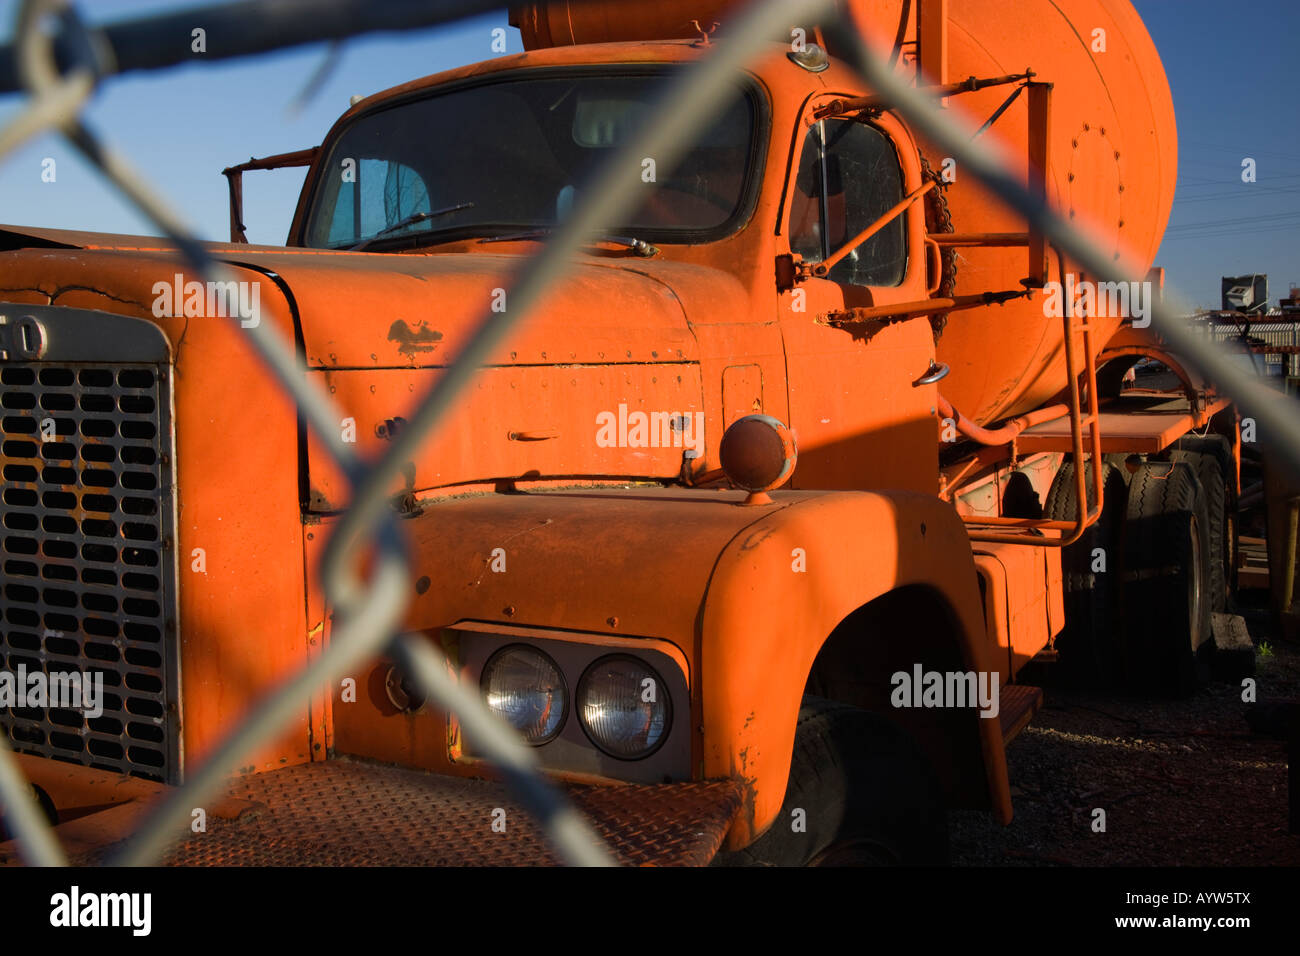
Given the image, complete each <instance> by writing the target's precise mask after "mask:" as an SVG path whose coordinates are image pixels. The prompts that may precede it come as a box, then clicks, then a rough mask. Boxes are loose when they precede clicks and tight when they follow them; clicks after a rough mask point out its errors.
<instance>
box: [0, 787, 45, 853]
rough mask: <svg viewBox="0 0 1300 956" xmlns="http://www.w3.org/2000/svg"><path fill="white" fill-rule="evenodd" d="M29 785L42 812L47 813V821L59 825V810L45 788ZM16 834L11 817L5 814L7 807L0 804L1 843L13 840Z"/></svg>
mask: <svg viewBox="0 0 1300 956" xmlns="http://www.w3.org/2000/svg"><path fill="white" fill-rule="evenodd" d="M28 787H29V788H30V789H31V791H32V796H34V797H35V798H36V802H37V804H39V805H40V808H41V812H42V813H44V814H45V819H46V822H48V823H49V825H50V826H52V827H53V826H58V824H59V811H58V810H56V809H55V807H54V801H53V800H51V799H50V795H49V794H48V793H46V792H45V790H44V788H42V787H38V786H37V785H36V784H34V783H32V784H28ZM14 836H15V834H14V832H13V831H12V829H10V826H9V819H8V817H6V816H5V809H4V807H3V806H0V843H5V842H6V841H8V840H12V839H13V838H14Z"/></svg>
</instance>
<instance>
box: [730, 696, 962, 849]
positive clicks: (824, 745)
mask: <svg viewBox="0 0 1300 956" xmlns="http://www.w3.org/2000/svg"><path fill="white" fill-rule="evenodd" d="M800 810H802V811H803V813H798V812H797V811H800ZM718 862H719V863H720V864H722V865H738V866H891V865H915V864H941V863H947V862H948V821H947V812H946V808H945V806H944V799H943V791H942V788H941V787H940V785H939V782H938V780H937V778H936V777H935V775H934V771H933V770H932V769H931V768H930V764H929V762H928V761H927V760H926V758H925V756H924V755H923V754H922V753H921V751H920V750H919V749H918V748H917V747H916V745H915V744H914V743H913V742H912V740H911V738H910V737H908V736H907V734H905V733H903V732H902V731H901V730H899V729H898V728H897V727H895V726H894V725H893V724H891V723H890V722H889V721H887V720H885V719H884V718H882V717H879V716H878V715H876V714H872V713H870V712H868V711H865V710H861V709H859V708H857V707H852V706H849V705H848V704H841V703H837V702H835V701H830V700H824V699H822V698H820V697H805V698H804V700H803V706H802V708H800V711H799V723H798V725H797V728H796V730H795V741H794V753H793V755H792V757H791V766H790V782H789V784H788V785H787V787H786V793H785V802H784V804H783V805H782V807H781V812H780V813H779V814H778V815H777V818H776V822H775V823H774V824H772V827H771V829H769V830H768V831H767V832H766V833H764V834H763V835H762V836H761V837H759V838H758V840H756V841H755V842H754V843H752V844H750V846H748V847H746V848H745V849H744V850H741V851H740V852H738V853H729V854H725V855H724V857H723V858H720V859H719V860H718Z"/></svg>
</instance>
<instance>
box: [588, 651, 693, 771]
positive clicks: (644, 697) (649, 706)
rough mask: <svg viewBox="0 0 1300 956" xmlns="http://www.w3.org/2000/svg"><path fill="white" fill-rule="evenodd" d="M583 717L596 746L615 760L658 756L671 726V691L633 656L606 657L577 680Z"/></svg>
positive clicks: (652, 670) (651, 670)
mask: <svg viewBox="0 0 1300 956" xmlns="http://www.w3.org/2000/svg"><path fill="white" fill-rule="evenodd" d="M578 716H579V718H580V720H581V722H582V727H583V729H584V730H585V731H586V732H587V736H588V737H590V738H591V740H592V742H593V743H594V744H595V745H596V746H597V747H599V748H600V749H601V750H603V751H605V753H607V754H609V755H610V756H611V757H618V758H620V759H623V760H636V759H638V758H640V757H646V756H649V755H650V754H652V753H654V751H655V750H657V749H658V748H659V745H660V744H662V743H663V742H664V739H665V738H666V737H667V736H668V729H669V727H671V726H672V703H671V702H670V700H669V698H668V687H667V686H666V685H665V684H664V682H663V680H662V679H661V678H660V677H659V675H658V674H657V673H656V672H655V670H654V668H652V667H650V666H649V665H648V664H644V663H642V662H641V661H639V660H637V659H636V658H634V657H624V656H622V655H613V656H610V657H602V658H601V659H600V660H598V661H596V662H595V663H593V664H592V665H591V666H590V667H588V668H587V671H586V673H584V674H583V675H582V679H581V680H580V681H578Z"/></svg>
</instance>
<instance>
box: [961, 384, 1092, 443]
mask: <svg viewBox="0 0 1300 956" xmlns="http://www.w3.org/2000/svg"><path fill="white" fill-rule="evenodd" d="M937 405H938V409H939V415H940V416H941V417H943V418H950V419H952V420H953V422H954V423H955V424H956V427H957V431H959V432H961V433H962V434H963V435H965V436H966V437H967V438H969V439H970V440H971V441H976V442H979V443H980V444H981V445H1005V444H1008V443H1009V442H1013V441H1015V440H1016V437H1017V436H1018V435H1019V434H1020V433H1021V432H1023V431H1024V430H1025V429H1026V428H1032V427H1034V426H1035V425H1041V424H1042V423H1043V422H1051V421H1055V420H1056V419H1058V418H1064V417H1065V416H1066V415H1068V414H1070V406H1069V405H1047V406H1045V407H1043V408H1036V409H1034V410H1033V411H1032V412H1029V413H1027V414H1025V415H1021V416H1020V417H1019V418H1013V419H1011V420H1010V421H1008V422H1007V423H1006V424H1005V425H1003V426H1002V427H1001V428H994V429H988V428H983V427H981V426H979V425H976V424H975V423H974V422H973V421H971V420H970V419H969V418H967V417H965V416H964V415H962V413H961V412H959V411H957V409H955V408H953V407H952V403H951V402H949V401H948V400H947V399H946V398H944V397H943V396H942V395H940V396H938V402H937Z"/></svg>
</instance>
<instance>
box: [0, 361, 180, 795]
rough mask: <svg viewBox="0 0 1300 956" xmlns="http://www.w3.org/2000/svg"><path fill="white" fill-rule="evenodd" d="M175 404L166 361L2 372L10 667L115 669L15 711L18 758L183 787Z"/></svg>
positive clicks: (2, 660) (11, 727)
mask: <svg viewBox="0 0 1300 956" xmlns="http://www.w3.org/2000/svg"><path fill="white" fill-rule="evenodd" d="M169 407H170V394H169V388H168V379H167V374H166V365H162V364H160V365H136V364H90V363H85V364H83V363H48V362H5V363H0V416H2V418H3V421H2V423H0V446H2V447H0V462H2V463H3V464H2V468H3V474H2V475H0V478H3V484H2V485H0V489H2V490H0V559H2V560H3V570H4V578H3V588H2V589H0V668H3V669H7V670H8V672H9V673H10V674H11V675H15V676H16V675H17V674H18V673H19V670H20V668H24V669H25V671H26V673H27V674H28V675H30V674H33V673H36V672H42V673H45V674H49V673H50V672H63V673H68V672H76V673H81V674H83V675H94V674H102V675H103V713H102V714H101V715H100V716H98V717H90V716H88V715H85V714H83V713H82V712H81V711H79V710H68V709H61V708H56V707H46V708H36V707H8V708H5V707H0V726H3V728H4V730H5V732H6V733H7V734H8V736H9V738H10V739H11V740H12V741H13V746H14V748H15V749H17V750H21V751H25V752H28V753H34V754H39V755H41V756H46V757H53V758H56V759H60V760H68V761H72V762H75V763H80V764H85V765H89V766H93V767H99V768H103V769H106V770H115V771H118V772H121V773H129V774H134V775H136V776H141V777H147V778H150V779H155V780H163V781H167V782H178V779H177V778H178V777H179V745H178V739H177V737H178V728H179V720H178V713H177V706H176V704H177V680H178V678H177V672H176V653H175V650H174V648H175V629H176V622H175V612H174V605H173V597H172V596H173V592H174V580H175V568H174V565H175V555H174V549H173V548H172V544H171V536H172V527H171V524H172V518H171V514H172V500H171V496H172V486H171V479H170V473H171V469H170V453H171V442H170V438H169V424H170V415H169ZM21 702H23V703H26V702H29V701H27V700H24V701H21Z"/></svg>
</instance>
